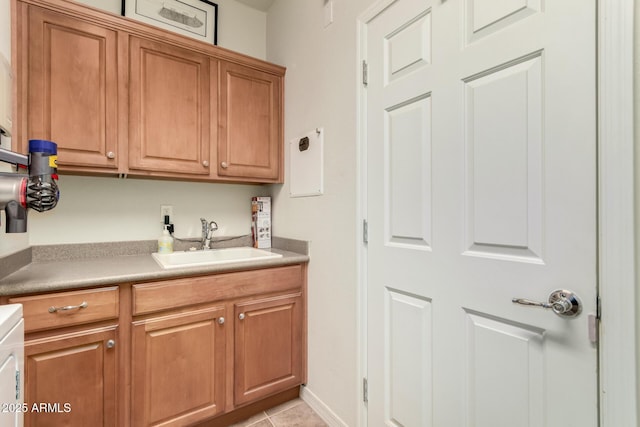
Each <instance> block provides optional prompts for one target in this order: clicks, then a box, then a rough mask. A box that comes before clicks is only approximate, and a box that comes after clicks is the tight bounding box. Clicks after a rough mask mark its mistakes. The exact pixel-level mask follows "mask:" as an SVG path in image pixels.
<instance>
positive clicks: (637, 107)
mask: <svg viewBox="0 0 640 427" xmlns="http://www.w3.org/2000/svg"><path fill="white" fill-rule="evenodd" d="M634 31H635V43H634V47H635V49H634V87H635V93H634V103H633V104H634V106H633V107H634V117H635V120H634V122H635V129H634V134H635V142H636V143H635V146H636V153H635V154H636V156H635V165H636V166H635V168H636V177H635V178H636V184H635V185H636V257H638V259H637V260H636V271H640V216H639V214H638V213H640V168H639V165H640V148H639V147H640V6H638V4H637V2H636V5H635V19H634ZM638 279H640V278H636V282H638ZM636 298H637V301H636V313H638V316H640V292H636ZM636 343H637V345H638V346H640V317H639V318H638V319H636ZM636 354H640V348H638V349H636ZM636 372H638V373H640V358H639V359H637V369H636ZM637 387H638V392H637V394H638V396H640V381H638V382H637ZM638 411H639V413H638V419H640V404H639V405H638Z"/></svg>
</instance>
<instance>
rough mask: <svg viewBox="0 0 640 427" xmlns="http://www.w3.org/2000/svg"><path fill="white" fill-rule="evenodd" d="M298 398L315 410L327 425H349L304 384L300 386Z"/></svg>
mask: <svg viewBox="0 0 640 427" xmlns="http://www.w3.org/2000/svg"><path fill="white" fill-rule="evenodd" d="M300 399H302V400H304V401H305V403H306V404H307V405H309V406H310V407H311V409H313V410H314V411H315V413H316V414H318V415H319V416H320V418H322V420H323V421H324V422H325V423H327V424H328V425H329V427H349V426H348V425H347V423H345V422H344V421H342V420H341V419H340V417H338V416H337V415H336V414H335V412H333V411H332V410H331V409H330V408H329V407H328V406H327V405H326V404H325V403H324V402H323V401H322V400H320V398H319V397H318V396H316V395H315V394H313V392H312V391H310V390H309V389H308V388H307V387H306V386H302V387H300Z"/></svg>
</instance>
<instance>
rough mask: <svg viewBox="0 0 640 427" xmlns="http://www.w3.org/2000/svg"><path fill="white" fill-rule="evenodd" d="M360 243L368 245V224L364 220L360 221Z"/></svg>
mask: <svg viewBox="0 0 640 427" xmlns="http://www.w3.org/2000/svg"><path fill="white" fill-rule="evenodd" d="M362 242H363V243H369V222H368V221H367V220H366V219H363V220H362Z"/></svg>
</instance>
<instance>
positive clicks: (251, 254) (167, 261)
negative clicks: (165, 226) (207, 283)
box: [151, 247, 282, 268]
mask: <svg viewBox="0 0 640 427" xmlns="http://www.w3.org/2000/svg"><path fill="white" fill-rule="evenodd" d="M151 256H152V257H153V259H155V260H156V262H157V263H158V264H159V265H160V267H162V268H183V267H196V266H203V265H218V264H230V263H233V262H249V261H259V260H264V259H272V258H282V254H277V253H274V252H270V251H267V250H264V249H256V248H251V247H240V248H223V249H210V250H208V251H202V250H199V251H181V252H173V253H170V254H159V253H157V252H154V253H152V254H151Z"/></svg>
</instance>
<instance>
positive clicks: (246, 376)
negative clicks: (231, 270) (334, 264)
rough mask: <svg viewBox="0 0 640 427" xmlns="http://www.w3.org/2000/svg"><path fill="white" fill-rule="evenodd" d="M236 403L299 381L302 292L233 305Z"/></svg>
mask: <svg viewBox="0 0 640 427" xmlns="http://www.w3.org/2000/svg"><path fill="white" fill-rule="evenodd" d="M234 311H235V349H234V350H235V351H234V360H235V367H234V374H235V375H234V383H235V384H234V401H235V404H236V405H241V404H244V403H247V402H251V401H254V400H257V399H260V398H262V397H266V396H269V395H270V394H273V393H275V392H278V391H282V390H287V389H289V388H291V387H294V386H296V385H298V384H300V383H301V382H302V380H301V378H302V347H303V346H302V313H303V310H302V295H301V294H300V293H299V292H298V293H294V294H288V295H281V296H275V297H271V298H264V299H257V300H250V301H245V302H239V303H236V304H235V307H234Z"/></svg>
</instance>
